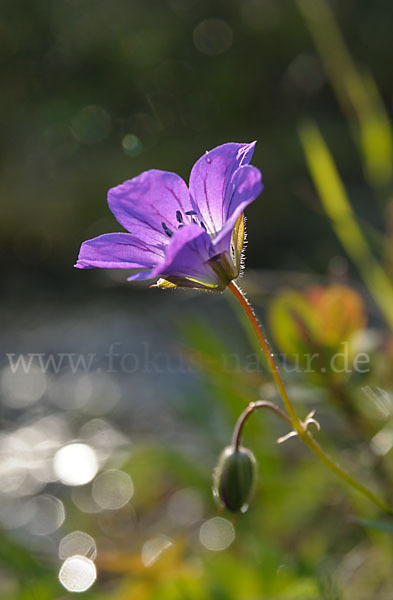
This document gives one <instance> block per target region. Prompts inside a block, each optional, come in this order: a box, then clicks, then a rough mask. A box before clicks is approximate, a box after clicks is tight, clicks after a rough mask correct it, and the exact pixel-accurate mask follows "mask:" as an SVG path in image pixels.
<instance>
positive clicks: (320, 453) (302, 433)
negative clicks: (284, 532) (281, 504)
mask: <svg viewBox="0 0 393 600" xmlns="http://www.w3.org/2000/svg"><path fill="white" fill-rule="evenodd" d="M228 288H229V290H230V291H231V292H232V294H233V295H234V296H235V298H236V299H237V301H238V302H239V304H240V306H241V307H242V309H243V311H244V312H245V314H246V316H247V318H248V320H249V322H250V324H251V326H252V328H253V330H254V332H255V335H256V336H257V338H258V341H259V344H260V346H261V349H262V351H263V354H264V355H265V357H266V361H267V364H268V366H269V368H270V371H271V373H272V376H273V379H274V381H275V384H276V386H277V389H278V391H279V393H280V396H281V399H282V401H283V404H284V407H285V410H286V411H287V413H288V417H289V420H290V423H291V425H292V427H293V428H294V430H295V431H296V433H297V434H298V436H299V438H300V439H301V440H302V442H303V443H304V444H306V446H308V448H309V449H310V450H311V451H312V452H313V453H314V454H315V455H316V456H317V457H318V458H319V460H320V461H321V462H323V463H324V465H326V466H327V467H328V468H329V469H330V470H331V471H333V472H334V473H336V475H338V476H339V477H341V479H343V480H344V481H345V482H346V483H347V484H349V485H350V486H352V487H353V488H354V489H356V490H357V491H358V492H360V493H361V494H363V496H365V497H366V498H368V499H369V500H371V502H373V503H374V504H376V505H377V506H378V507H379V508H381V509H382V510H384V511H385V512H387V513H389V514H391V515H393V510H392V509H391V508H390V507H389V506H388V505H387V504H386V502H384V501H383V500H381V499H380V498H379V497H378V496H376V495H375V494H374V493H373V492H372V491H370V490H369V489H368V488H366V487H365V486H364V485H363V484H362V483H360V482H359V481H357V479H355V478H354V477H352V476H351V475H349V474H348V473H346V472H345V471H344V470H343V469H341V467H339V466H338V465H337V464H336V463H335V462H334V460H332V459H331V458H330V456H328V455H327V454H326V453H325V451H324V450H323V449H322V448H321V446H320V445H319V444H318V443H317V442H316V441H315V440H314V438H313V436H312V435H311V433H310V432H309V431H308V430H307V426H305V424H303V423H302V421H301V420H300V418H299V417H298V415H297V413H296V411H295V409H294V407H293V405H292V402H291V400H290V399H289V396H288V394H287V391H286V389H285V386H284V382H283V380H282V379H281V375H280V371H279V369H278V366H277V363H276V361H275V360H274V355H273V353H272V352H271V351H270V348H269V344H268V342H267V340H266V338H265V336H264V334H263V331H262V328H261V326H260V324H259V323H258V320H257V318H256V316H255V314H254V311H253V309H252V308H251V305H250V304H249V302H248V300H247V299H246V297H245V296H244V294H243V292H242V291H241V290H240V288H239V287H238V286H237V285H236V283H235V282H234V281H231V283H230V284H229V285H228ZM268 404H269V405H270V404H271V403H268ZM273 406H275V405H274V404H272V405H271V406H267V405H265V408H270V409H271V410H274V412H276V413H277V412H278V411H277V410H276V409H278V407H275V408H273ZM252 410H253V409H251V408H250V407H247V408H246V410H245V411H244V412H243V414H242V415H241V416H240V418H239V420H238V423H237V424H236V427H237V426H239V429H240V431H239V436H240V433H241V429H242V427H243V426H244V422H245V420H246V419H247V417H248V415H249V414H250V412H251V411H252ZM278 410H280V409H278ZM280 412H282V411H280ZM280 416H281V418H283V416H284V419H285V420H287V419H286V415H285V413H282V415H280ZM242 417H243V419H242ZM235 442H236V440H235Z"/></svg>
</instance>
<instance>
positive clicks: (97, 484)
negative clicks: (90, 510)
mask: <svg viewBox="0 0 393 600" xmlns="http://www.w3.org/2000/svg"><path fill="white" fill-rule="evenodd" d="M133 494H134V484H133V483H132V480H131V477H130V476H129V475H128V474H127V473H124V471H119V470H117V469H110V470H108V471H105V472H104V473H101V475H99V476H98V477H97V479H95V480H94V483H93V490H92V496H93V498H94V500H95V501H96V502H97V504H98V505H99V506H101V508H105V509H111V510H115V509H119V508H122V507H123V506H125V505H126V504H127V502H129V500H131V498H132V496H133Z"/></svg>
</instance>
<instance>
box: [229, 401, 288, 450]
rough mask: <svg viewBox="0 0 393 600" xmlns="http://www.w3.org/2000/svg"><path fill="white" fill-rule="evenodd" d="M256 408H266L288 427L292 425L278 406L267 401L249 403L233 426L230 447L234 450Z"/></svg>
mask: <svg viewBox="0 0 393 600" xmlns="http://www.w3.org/2000/svg"><path fill="white" fill-rule="evenodd" d="M258 408H267V409H269V410H271V411H273V412H274V413H276V415H278V416H279V417H280V418H281V419H283V420H284V421H285V422H286V423H288V425H292V423H291V419H290V418H289V417H288V415H287V414H286V413H285V412H284V411H283V410H281V408H278V406H276V405H275V404H273V402H268V401H267V400H258V402H251V403H250V404H249V405H248V406H247V408H246V409H245V410H244V411H243V412H242V414H241V415H240V417H239V418H238V420H237V422H236V425H235V429H234V430H233V436H232V446H233V447H234V448H235V450H238V449H239V446H240V441H241V436H242V431H243V427H244V425H245V423H246V421H247V419H248V417H249V416H250V415H251V413H252V412H254V410H256V409H258Z"/></svg>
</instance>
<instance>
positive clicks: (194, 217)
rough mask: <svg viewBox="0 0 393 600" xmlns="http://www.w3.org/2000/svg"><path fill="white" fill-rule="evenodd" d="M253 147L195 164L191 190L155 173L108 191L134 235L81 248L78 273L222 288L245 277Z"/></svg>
mask: <svg viewBox="0 0 393 600" xmlns="http://www.w3.org/2000/svg"><path fill="white" fill-rule="evenodd" d="M254 146H255V142H253V143H252V144H235V143H228V144H223V145H222V146H218V147H217V148H214V149H213V150H211V151H210V152H206V154H204V155H203V156H202V157H201V158H200V159H199V160H198V161H197V162H196V163H195V165H194V166H193V168H192V171H191V175H190V183H189V187H187V185H186V184H185V183H184V181H183V179H181V177H179V176H178V175H176V174H175V173H170V172H167V171H158V170H155V169H152V170H150V171H145V172H144V173H142V174H141V175H139V176H138V177H135V178H134V179H130V180H129V181H125V182H124V183H122V184H121V185H119V186H117V187H115V188H112V189H111V190H109V193H108V204H109V208H110V209H111V211H112V212H113V214H114V215H115V217H116V219H117V220H118V222H119V223H120V224H121V225H122V226H123V227H124V228H125V229H127V231H128V232H129V233H107V234H104V235H100V236H98V237H96V238H93V239H92V240H87V241H86V242H84V243H83V244H82V246H81V249H80V253H79V257H78V261H77V263H76V265H75V266H76V267H77V268H78V269H91V268H94V267H99V268H109V269H133V274H132V275H130V276H129V277H128V280H129V281H134V280H140V279H155V278H159V280H158V282H157V284H156V285H158V286H160V287H176V286H182V287H192V288H204V289H211V290H223V289H224V288H225V287H226V286H227V285H228V283H229V282H230V281H232V279H235V278H236V277H237V276H238V275H239V272H240V266H241V265H240V263H241V253H242V248H243V243H244V218H243V211H244V209H245V208H246V206H247V205H248V204H250V202H252V201H253V200H255V198H256V197H257V196H258V195H259V194H260V193H261V191H262V189H263V186H262V176H261V173H260V171H259V170H258V169H256V168H255V167H253V166H251V165H249V162H250V160H251V157H252V154H253V151H254Z"/></svg>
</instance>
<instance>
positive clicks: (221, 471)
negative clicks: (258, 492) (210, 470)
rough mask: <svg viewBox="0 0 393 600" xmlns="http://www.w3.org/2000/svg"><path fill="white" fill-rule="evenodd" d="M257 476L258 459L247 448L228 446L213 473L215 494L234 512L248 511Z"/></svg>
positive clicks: (220, 501)
mask: <svg viewBox="0 0 393 600" xmlns="http://www.w3.org/2000/svg"><path fill="white" fill-rule="evenodd" d="M255 478H256V461H255V457H254V455H253V453H252V452H251V451H250V450H248V449H247V448H238V449H235V447H234V446H227V447H226V448H225V449H224V451H223V452H222V454H221V456H220V458H219V460H218V464H217V466H216V468H215V470H214V474H213V494H214V496H215V498H216V499H217V500H218V501H219V503H220V504H221V505H222V506H223V507H225V508H227V509H228V510H230V511H232V512H238V511H241V512H246V510H247V508H248V504H249V502H250V499H251V496H252V493H253V490H254V483H255Z"/></svg>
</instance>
